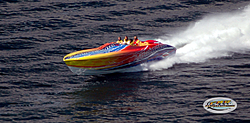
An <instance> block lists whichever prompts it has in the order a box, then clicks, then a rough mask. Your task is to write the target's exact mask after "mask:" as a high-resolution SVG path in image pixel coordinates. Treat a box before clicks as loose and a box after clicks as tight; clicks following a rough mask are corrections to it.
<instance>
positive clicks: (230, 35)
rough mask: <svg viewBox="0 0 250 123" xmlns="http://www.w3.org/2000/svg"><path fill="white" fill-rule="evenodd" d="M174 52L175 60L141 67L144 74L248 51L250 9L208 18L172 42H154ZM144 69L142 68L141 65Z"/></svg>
mask: <svg viewBox="0 0 250 123" xmlns="http://www.w3.org/2000/svg"><path fill="white" fill-rule="evenodd" d="M156 40H157V41H160V42H162V43H166V44H170V45H172V46H175V47H176V48H177V51H176V55H175V56H174V57H171V58H168V59H165V60H162V61H160V62H157V63H154V64H150V65H144V68H143V69H144V70H161V69H167V68H169V67H171V66H173V65H174V64H178V63H201V62H205V61H207V60H209V59H212V58H221V57H225V56H230V55H232V53H234V52H239V53H241V52H245V51H249V50H250V7H249V6H248V7H245V8H244V10H241V11H240V12H234V13H224V14H217V15H209V16H206V17H204V18H203V19H201V20H199V21H197V22H195V23H194V24H192V26H190V27H189V28H188V29H186V30H185V31H181V32H179V33H178V34H175V35H173V36H172V37H171V38H169V37H168V36H162V37H160V38H159V39H156ZM142 66H143V65H142Z"/></svg>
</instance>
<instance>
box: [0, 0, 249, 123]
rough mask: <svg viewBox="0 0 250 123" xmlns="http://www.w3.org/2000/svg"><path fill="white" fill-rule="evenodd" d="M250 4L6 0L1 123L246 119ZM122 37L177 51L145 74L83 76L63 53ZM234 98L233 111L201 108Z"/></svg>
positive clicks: (0, 49) (0, 23)
mask: <svg viewBox="0 0 250 123" xmlns="http://www.w3.org/2000/svg"><path fill="white" fill-rule="evenodd" d="M249 4H250V1H248V0H237V1H236V0H235V1H221V0H206V1H200V0H168V1H161V0H159V1H157V0H148V1H143V0H117V1H113V0H105V1H90V0H85V1H81V0H71V1H67V0H43V1H40V0H2V1H0V63H1V64H0V76H1V77H0V95H1V96H0V121H1V122H247V121H248V122H249V120H250V116H249V115H250V107H249V98H250V94H249V91H250V62H249V60H250V56H249V53H250V35H249V34H250V21H249V19H250V8H249V7H248V5H249ZM125 35H127V36H129V37H133V36H134V35H137V36H138V37H139V39H141V40H146V39H155V40H159V41H161V42H163V43H167V44H170V45H173V46H175V47H177V52H176V55H175V56H174V57H171V58H169V59H166V60H164V61H161V62H157V63H155V64H151V65H142V68H143V69H142V70H140V71H137V72H128V73H113V74H108V75H98V76H78V75H75V74H74V73H72V72H71V71H70V70H69V69H68V68H67V66H66V65H65V64H64V63H63V61H62V58H63V56H65V55H66V54H68V53H70V52H73V51H77V50H82V49H88V48H94V47H98V46H100V45H102V44H104V43H106V42H111V41H116V39H117V37H118V36H121V37H124V36H125ZM212 97H228V98H231V99H233V100H235V101H236V102H237V105H238V106H237V109H236V110H234V111H233V112H230V113H227V114H220V115H218V114H212V113H210V112H208V111H206V110H205V109H204V108H203V106H202V104H203V103H204V101H205V100H207V99H209V98H212Z"/></svg>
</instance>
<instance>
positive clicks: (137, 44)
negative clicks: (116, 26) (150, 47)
mask: <svg viewBox="0 0 250 123" xmlns="http://www.w3.org/2000/svg"><path fill="white" fill-rule="evenodd" d="M132 44H133V45H135V46H140V44H141V41H140V40H139V39H138V38H137V36H134V40H133V42H132Z"/></svg>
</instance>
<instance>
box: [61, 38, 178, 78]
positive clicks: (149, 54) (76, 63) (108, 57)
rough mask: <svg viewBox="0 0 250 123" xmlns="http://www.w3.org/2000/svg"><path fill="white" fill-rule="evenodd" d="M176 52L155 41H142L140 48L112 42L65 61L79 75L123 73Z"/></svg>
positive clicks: (172, 48) (69, 57)
mask: <svg viewBox="0 0 250 123" xmlns="http://www.w3.org/2000/svg"><path fill="white" fill-rule="evenodd" d="M175 52H176V48H175V47H173V46H170V45H167V44H163V43H160V42H158V41H155V40H147V41H141V43H140V45H139V46H132V45H123V44H119V43H114V42H111V43H106V44H104V45H102V46H100V47H98V48H93V49H87V50H81V51H76V52H73V53H70V54H68V55H66V56H65V57H64V58H63V61H64V62H65V63H66V65H67V66H68V67H69V69H70V70H71V71H72V72H74V73H76V74H78V75H97V74H107V73H113V72H121V71H124V70H126V69H129V68H132V67H135V66H138V65H140V64H142V63H147V62H152V61H159V60H162V59H165V58H167V57H168V56H170V55H173V54H175Z"/></svg>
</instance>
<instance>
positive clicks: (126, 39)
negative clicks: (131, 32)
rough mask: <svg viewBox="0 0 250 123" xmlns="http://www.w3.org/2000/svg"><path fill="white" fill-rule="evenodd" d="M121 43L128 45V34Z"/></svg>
mask: <svg viewBox="0 0 250 123" xmlns="http://www.w3.org/2000/svg"><path fill="white" fill-rule="evenodd" d="M123 44H126V45H129V44H130V40H129V39H128V36H125V37H124V41H123Z"/></svg>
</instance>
